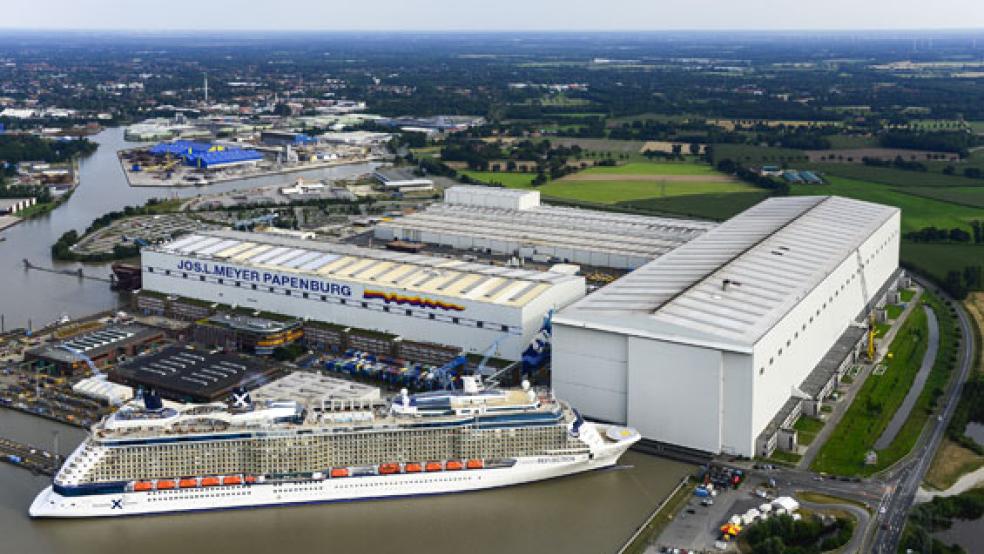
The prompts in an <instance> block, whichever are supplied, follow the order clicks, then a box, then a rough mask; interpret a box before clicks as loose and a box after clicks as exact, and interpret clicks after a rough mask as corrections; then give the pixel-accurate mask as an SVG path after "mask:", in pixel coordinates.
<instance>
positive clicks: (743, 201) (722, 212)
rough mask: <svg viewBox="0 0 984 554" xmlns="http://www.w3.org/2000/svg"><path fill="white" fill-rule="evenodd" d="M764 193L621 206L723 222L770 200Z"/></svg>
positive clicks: (674, 198) (654, 200) (673, 198)
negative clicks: (767, 199)
mask: <svg viewBox="0 0 984 554" xmlns="http://www.w3.org/2000/svg"><path fill="white" fill-rule="evenodd" d="M768 196H769V195H768V193H766V192H765V191H761V190H755V191H753V192H731V193H717V194H691V195H686V196H671V197H667V198H646V199H642V200H630V201H625V202H619V203H618V204H619V205H620V206H625V207H627V208H632V209H635V210H644V211H652V212H659V213H667V214H677V215H681V216H687V217H699V218H703V219H713V220H716V221H724V220H725V219H728V218H730V217H732V216H734V215H735V214H737V213H739V212H742V211H744V210H747V209H748V208H751V207H752V206H754V205H755V204H758V203H759V202H761V201H762V200H765V199H766V198H767V197H768Z"/></svg>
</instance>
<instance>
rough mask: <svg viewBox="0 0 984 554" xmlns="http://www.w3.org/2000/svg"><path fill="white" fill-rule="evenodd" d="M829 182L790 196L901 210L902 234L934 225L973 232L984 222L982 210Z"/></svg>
mask: <svg viewBox="0 0 984 554" xmlns="http://www.w3.org/2000/svg"><path fill="white" fill-rule="evenodd" d="M827 181H828V184H827V185H823V186H816V185H793V186H792V187H791V192H790V193H791V194H794V195H813V194H837V195H840V196H847V197H849V198H857V199H858V200H868V201H871V202H879V203H882V204H888V205H889V206H898V207H899V208H902V232H903V233H904V232H907V231H916V230H919V229H921V228H923V227H929V226H931V225H935V226H937V227H943V228H951V227H962V228H964V229H966V230H967V231H970V222H971V221H973V220H975V219H982V218H984V210H981V209H979V208H970V207H965V206H957V205H955V204H950V203H949V202H942V201H937V200H932V199H925V198H920V197H916V196H912V195H909V194H904V193H903V192H901V191H899V190H896V189H895V188H894V187H891V186H888V185H883V184H879V183H872V182H867V181H861V180H857V179H845V178H843V177H829V176H828V178H827Z"/></svg>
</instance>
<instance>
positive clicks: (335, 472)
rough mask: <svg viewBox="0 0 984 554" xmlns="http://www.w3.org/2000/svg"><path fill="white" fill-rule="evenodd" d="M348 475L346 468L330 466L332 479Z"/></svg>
mask: <svg viewBox="0 0 984 554" xmlns="http://www.w3.org/2000/svg"><path fill="white" fill-rule="evenodd" d="M348 476H349V470H348V468H344V467H336V468H332V470H331V478H332V479H338V478H339V477H348Z"/></svg>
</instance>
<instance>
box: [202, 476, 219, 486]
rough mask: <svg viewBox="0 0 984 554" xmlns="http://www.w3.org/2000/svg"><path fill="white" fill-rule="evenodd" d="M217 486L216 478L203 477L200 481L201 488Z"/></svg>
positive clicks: (217, 479)
mask: <svg viewBox="0 0 984 554" xmlns="http://www.w3.org/2000/svg"><path fill="white" fill-rule="evenodd" d="M218 484H219V478H218V477H205V478H203V479H202V486H203V487H214V486H217V485H218Z"/></svg>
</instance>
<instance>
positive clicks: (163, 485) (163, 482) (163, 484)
mask: <svg viewBox="0 0 984 554" xmlns="http://www.w3.org/2000/svg"><path fill="white" fill-rule="evenodd" d="M176 486H177V485H175V484H174V481H172V480H171V479H158V480H157V490H159V491H163V490H170V489H173V488H174V487H176Z"/></svg>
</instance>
